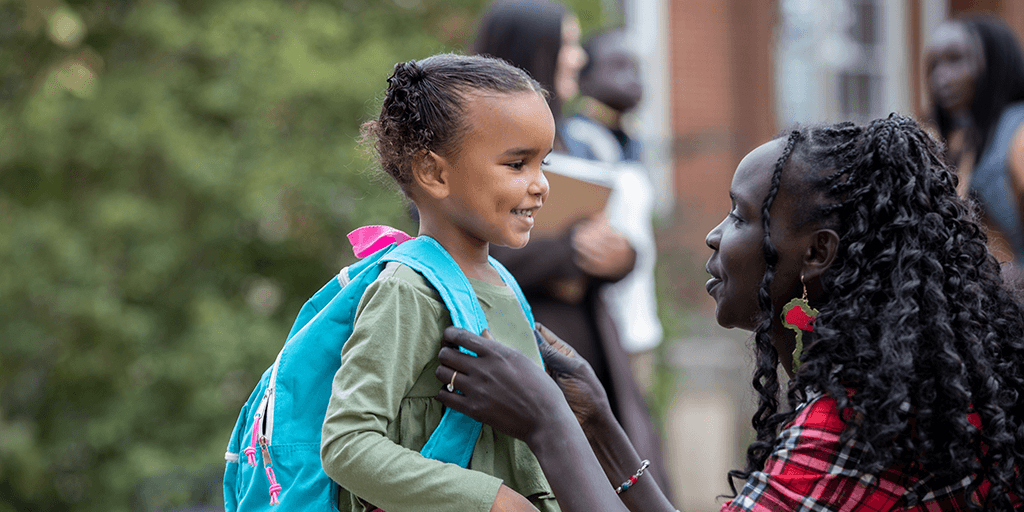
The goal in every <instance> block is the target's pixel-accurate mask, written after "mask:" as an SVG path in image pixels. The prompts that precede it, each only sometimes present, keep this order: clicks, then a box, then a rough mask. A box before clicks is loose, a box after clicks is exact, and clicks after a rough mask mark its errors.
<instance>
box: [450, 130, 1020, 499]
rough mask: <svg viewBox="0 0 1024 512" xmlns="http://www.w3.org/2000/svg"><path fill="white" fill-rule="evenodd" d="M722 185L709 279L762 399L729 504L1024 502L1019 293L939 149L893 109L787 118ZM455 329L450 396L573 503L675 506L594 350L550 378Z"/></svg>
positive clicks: (562, 362) (554, 368)
mask: <svg viewBox="0 0 1024 512" xmlns="http://www.w3.org/2000/svg"><path fill="white" fill-rule="evenodd" d="M729 195H730V197H731V198H732V203H733V206H732V209H731V211H730V212H729V214H728V216H727V217H726V218H725V219H724V220H723V221H722V223H721V224H719V225H718V226H717V227H716V228H715V229H713V230H712V231H711V232H710V233H709V234H708V236H707V245H708V246H709V247H710V248H711V250H712V251H713V254H712V255H711V258H710V259H709V260H708V263H707V269H708V273H709V274H711V279H710V280H709V281H708V283H707V290H708V293H709V294H710V295H711V296H712V297H714V299H715V302H716V304H717V309H716V311H715V316H716V318H717V320H718V322H719V323H720V324H721V325H723V326H725V327H738V328H741V329H745V330H749V331H753V332H754V340H755V343H754V349H755V355H756V359H755V360H756V364H757V367H756V370H755V373H754V379H753V387H754V389H755V390H756V392H757V394H758V397H759V403H758V408H757V411H756V413H755V414H754V417H753V421H752V423H753V426H754V428H755V430H756V433H757V439H756V441H754V442H753V443H752V444H751V445H750V447H749V448H748V450H747V467H746V468H745V469H744V470H743V471H734V472H732V473H731V474H730V477H737V478H738V479H739V483H741V485H742V487H740V488H739V489H737V491H736V494H735V496H734V497H733V499H732V500H731V501H729V502H727V503H725V504H724V505H723V506H722V510H723V511H726V512H733V511H765V512H767V511H783V510H785V511H790V510H799V511H822V512H829V511H840V510H843V511H864V512H867V511H889V510H908V511H925V510H928V511H964V510H979V509H984V510H1002V511H1009V510H1020V508H1021V506H1022V505H1024V503H1022V501H1021V498H1022V497H1024V471H1022V470H1024V459H1022V457H1024V455H1022V450H1021V447H1022V446H1024V400H1022V399H1021V397H1024V308H1022V306H1021V304H1020V303H1019V302H1018V301H1017V300H1015V297H1014V296H1013V295H1012V294H1011V292H1010V291H1009V290H1008V289H1007V287H1006V285H1004V283H1003V280H1002V277H1001V275H1000V265H999V263H998V261H997V260H996V258H995V257H994V256H993V255H992V254H991V253H990V252H988V250H987V249H986V237H985V233H984V231H983V230H982V229H981V227H980V225H979V223H978V221H977V218H976V215H975V208H976V207H975V206H974V205H971V204H969V203H966V202H964V201H963V200H962V199H961V198H959V197H958V196H957V193H956V177H955V176H954V175H953V174H952V173H951V172H950V170H949V168H947V167H946V165H945V164H944V159H943V158H942V154H941V147H940V145H939V144H938V143H936V142H935V141H934V140H933V139H931V138H930V137H929V136H928V135H927V134H926V133H925V132H924V131H922V130H921V129H920V127H919V126H918V125H917V124H916V123H915V122H914V121H913V120H911V119H908V118H905V117H900V116H896V115H893V116H890V117H889V118H888V119H880V120H876V121H873V122H871V123H870V124H868V125H864V126H859V125H854V124H852V123H842V124H838V125H832V126H822V127H814V128H808V129H802V130H795V131H793V132H791V133H789V134H788V135H787V136H785V137H783V138H779V139H776V140H773V141H771V142H768V143H766V144H764V145H762V146H760V147H758V148H757V149H755V150H754V151H752V152H751V153H750V154H748V155H747V156H746V157H745V158H744V159H743V161H742V162H740V164H739V166H738V167H737V168H736V173H735V175H734V176H733V181H732V187H731V188H730V191H729ZM815 317H816V318H815ZM549 336H550V335H549V334H545V337H549ZM446 337H447V338H449V339H450V340H452V341H454V342H456V343H457V344H458V345H460V346H462V347H465V348H468V349H470V350H473V351H475V352H476V353H477V355H478V356H479V357H478V358H477V359H474V360H473V361H472V362H470V361H467V360H466V358H465V357H462V356H461V355H460V354H459V353H458V352H456V351H453V350H452V349H450V348H443V349H442V351H441V352H440V354H439V358H440V361H441V362H442V363H443V366H440V367H439V368H438V372H437V376H438V378H441V379H444V378H447V377H449V376H450V375H451V373H452V371H458V372H459V379H460V380H461V382H463V385H464V386H465V387H466V389H467V392H466V394H465V395H456V394H452V393H447V392H445V391H441V394H440V398H441V400H442V401H443V402H444V403H445V404H446V405H448V406H450V407H452V408H453V409H456V410H460V411H465V412H466V413H467V414H469V415H470V416H472V417H474V418H476V419H478V420H480V421H484V422H486V423H490V424H491V425H493V426H494V427H495V428H496V429H498V430H499V431H503V432H510V433H514V434H515V435H517V436H520V437H521V438H523V439H526V440H527V441H528V443H529V445H530V447H531V448H532V449H533V451H534V453H536V454H537V457H538V459H539V460H540V462H541V465H542V466H543V467H544V470H545V474H547V475H548V477H549V481H550V482H551V486H552V488H553V489H554V492H555V494H556V495H557V496H558V497H559V499H560V500H561V499H562V496H563V495H566V496H572V497H574V500H573V501H572V502H570V501H560V503H561V504H562V509H563V510H565V511H569V510H586V511H611V510H619V511H621V510H625V509H627V508H628V509H630V510H644V511H648V512H654V511H672V510H674V509H673V508H672V506H671V505H670V504H669V503H668V502H667V500H665V498H664V496H663V495H662V494H661V492H660V491H659V489H658V487H657V485H656V484H655V481H654V480H653V479H651V478H650V477H648V476H646V475H645V474H644V468H645V466H646V465H645V464H644V463H643V462H641V459H642V458H643V456H645V455H646V454H643V453H637V451H636V450H635V449H634V448H633V446H632V445H630V443H629V441H628V439H626V437H625V435H624V434H623V432H622V429H621V427H619V426H618V424H617V423H616V422H615V419H614V417H613V416H612V415H611V414H610V412H609V411H608V407H607V397H605V396H603V395H602V394H601V393H600V386H599V385H597V384H596V379H595V378H594V375H593V372H592V371H591V370H590V369H589V367H588V366H587V365H586V363H585V362H581V361H580V360H579V359H578V358H577V359H572V358H568V357H566V356H564V355H562V354H560V353H558V352H556V351H555V350H553V349H552V348H551V347H552V346H555V345H558V344H557V342H554V343H553V344H552V345H550V346H549V345H547V344H544V345H542V348H543V349H545V350H544V351H545V354H544V359H545V361H546V363H547V368H548V370H549V371H550V372H551V373H552V375H554V376H555V382H556V383H557V386H556V385H555V383H553V382H552V380H551V379H549V378H548V377H547V375H545V374H544V373H543V372H542V371H540V370H536V369H533V368H529V367H527V365H525V364H522V361H520V359H521V358H519V357H518V356H517V355H515V354H510V353H509V352H508V350H507V349H505V348H504V347H501V346H498V345H494V344H492V343H490V342H489V340H486V339H482V338H480V337H478V336H475V335H473V334H471V333H468V332H467V331H463V330H457V329H454V328H452V329H449V332H446ZM561 348H563V349H564V347H561ZM499 363H500V364H499ZM780 364H781V365H782V368H783V370H784V371H785V372H786V374H787V375H788V376H789V377H790V381H789V388H788V392H787V398H788V406H787V407H783V406H781V404H780V399H781V397H780V392H781V389H780V382H779V376H778V366H779V365H780ZM559 388H560V389H559ZM563 394H564V396H563ZM566 400H568V403H566ZM534 411H543V412H541V413H534ZM574 414H575V416H574ZM577 421H578V423H577ZM581 425H582V429H581V428H580V426H581ZM581 430H582V432H581ZM584 434H585V436H584ZM554 440H557V442H555V441H554ZM616 486H618V498H620V499H616V494H615V493H616V490H615V489H614V488H615V487H616Z"/></svg>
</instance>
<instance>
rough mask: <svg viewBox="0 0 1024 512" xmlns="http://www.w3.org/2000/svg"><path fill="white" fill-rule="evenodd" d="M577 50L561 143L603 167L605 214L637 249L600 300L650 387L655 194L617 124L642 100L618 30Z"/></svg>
mask: <svg viewBox="0 0 1024 512" xmlns="http://www.w3.org/2000/svg"><path fill="white" fill-rule="evenodd" d="M583 49H584V50H586V52H587V56H588V60H587V64H586V65H585V66H584V67H583V69H582V70H580V93H581V94H582V98H581V99H580V102H579V107H580V113H579V114H578V115H575V116H572V117H570V118H568V119H566V121H565V123H564V124H563V126H562V139H563V140H564V142H565V145H566V148H567V151H568V153H569V154H570V155H572V156H577V157H580V158H586V159H590V160H598V161H601V162H604V163H606V164H609V165H610V166H611V168H612V169H613V170H614V172H615V174H616V176H615V180H616V182H615V187H614V191H613V192H612V197H611V198H609V205H608V210H607V211H606V213H607V216H608V218H609V219H611V220H612V223H613V224H614V225H615V227H616V228H617V229H618V230H619V231H620V232H621V233H623V234H624V235H625V236H626V238H628V239H629V243H630V245H631V246H632V247H633V249H634V250H636V264H635V265H634V266H633V271H632V272H630V273H629V274H628V275H627V276H626V277H624V278H623V279H622V280H620V281H619V282H617V283H610V284H608V285H606V286H605V287H604V289H603V294H604V297H605V299H606V301H607V302H608V304H609V307H610V309H611V313H612V316H613V318H614V319H615V324H616V326H617V327H618V333H619V338H620V341H621V343H622V346H623V348H625V349H626V352H628V353H629V354H630V357H631V358H632V360H633V372H634V375H635V377H636V378H637V380H638V381H640V382H641V383H644V384H645V387H649V385H650V383H651V379H652V378H653V370H654V348H656V347H657V346H658V344H660V343H661V339H662V327H661V321H660V320H658V305H657V297H656V295H655V287H654V265H655V261H656V259H657V247H656V246H655V244H654V232H653V229H652V228H653V226H652V218H653V214H654V187H653V185H652V184H651V180H650V178H649V176H648V173H647V170H646V169H645V168H644V167H643V164H642V163H641V158H640V157H641V154H640V152H641V145H640V141H638V140H636V139H634V138H632V137H631V136H630V135H629V134H628V133H627V132H626V129H625V128H624V127H623V117H624V116H625V115H626V114H627V113H628V112H629V111H631V110H633V109H634V108H635V107H636V106H637V105H638V104H639V103H640V100H641V98H642V97H643V86H642V85H641V82H640V64H639V60H638V58H637V55H636V53H635V52H634V51H633V48H632V47H631V46H630V45H629V41H628V40H627V37H626V31H625V29H623V28H621V27H618V28H612V29H608V30H605V31H602V32H600V33H598V34H596V35H593V36H591V37H590V38H589V39H588V40H587V42H586V43H585V44H584V45H583Z"/></svg>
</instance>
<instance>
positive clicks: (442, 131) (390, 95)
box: [362, 53, 546, 190]
mask: <svg viewBox="0 0 1024 512" xmlns="http://www.w3.org/2000/svg"><path fill="white" fill-rule="evenodd" d="M473 91H483V92H492V93H502V94H510V93H516V92H531V91H532V92H536V93H537V94H539V95H541V96H542V97H544V96H545V95H546V93H545V92H544V90H543V89H542V88H541V86H540V84H538V83H537V81H536V80H534V79H532V78H530V75H529V74H527V73H526V72H525V71H523V70H521V69H519V68H516V67H515V66H512V65H511V64H509V63H507V62H505V61H503V60H500V59H495V58H490V57H481V56H475V55H457V54H453V53H443V54H438V55H434V56H431V57H427V58H426V59H423V60H421V61H418V62H417V61H415V60H410V61H409V62H399V63H398V64H395V71H394V73H393V74H392V75H391V77H389V78H388V89H387V92H386V93H385V96H384V102H383V104H382V105H381V109H380V116H379V117H378V118H377V119H375V120H372V121H368V122H366V123H364V124H363V126H362V133H363V140H364V141H370V142H373V143H374V148H375V149H376V151H377V154H378V156H379V157H380V163H381V167H383V169H384V171H385V172H387V173H388V174H389V175H391V177H392V178H394V179H395V181H397V182H398V185H399V186H400V187H402V189H403V190H405V189H406V187H407V186H408V185H409V184H410V183H411V182H412V160H413V158H415V157H416V156H418V155H421V154H423V153H424V152H426V151H434V152H437V153H441V154H449V155H451V154H456V153H457V150H458V142H459V140H460V139H461V137H462V135H464V134H465V132H466V129H467V123H466V122H465V119H464V118H463V114H464V112H465V102H466V99H467V95H468V94H469V93H471V92H473Z"/></svg>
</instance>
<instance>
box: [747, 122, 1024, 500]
mask: <svg viewBox="0 0 1024 512" xmlns="http://www.w3.org/2000/svg"><path fill="white" fill-rule="evenodd" d="M941 155H942V148H941V147H940V146H939V144H938V143H937V142H936V141H935V140H933V139H932V138H931V137H930V136H928V135H927V134H926V133H925V132H924V131H923V130H921V129H920V127H919V126H918V125H917V123H915V122H914V121H913V120H912V119H909V118H907V117H902V116H899V115H896V114H893V115H890V116H889V117H888V118H887V119H880V120H876V121H873V122H871V123H870V124H868V125H866V126H863V125H855V124H853V123H840V124H837V125H831V126H822V127H813V128H807V129H802V130H796V131H793V132H791V133H790V134H789V135H788V140H787V144H786V146H785V150H784V151H783V154H782V156H781V158H780V159H779V161H778V162H777V163H776V165H775V168H774V171H773V174H772V178H771V187H770V191H769V193H768V195H767V197H766V198H765V200H764V204H763V210H762V216H763V223H764V233H765V235H764V241H763V248H764V256H765V262H766V270H765V275H764V279H763V281H762V284H761V288H760V291H759V296H758V298H759V303H760V306H761V310H762V315H763V319H762V321H761V322H760V324H759V326H758V328H757V331H756V333H755V336H754V339H755V351H756V354H757V356H756V364H757V368H756V371H755V374H754V381H753V385H754V388H755V390H756V391H757V394H758V396H759V403H758V408H757V412H756V413H755V414H754V417H753V420H752V423H753V426H754V428H755V430H756V431H757V440H756V441H754V442H753V443H751V445H750V446H749V448H748V449H747V467H746V469H745V470H744V471H739V470H735V471H732V472H730V474H729V476H730V485H732V483H733V478H735V477H739V478H744V479H745V478H747V477H749V476H750V474H751V473H752V472H753V471H758V470H761V469H762V468H763V467H764V464H765V460H766V459H767V458H768V455H769V454H770V453H771V450H772V448H773V444H774V443H773V440H774V439H775V437H776V435H777V434H778V431H779V428H780V427H781V426H782V425H784V424H786V423H787V422H789V421H791V420H792V419H793V418H794V417H795V416H796V412H795V408H796V406H797V405H798V404H799V403H801V402H803V401H805V400H806V399H807V398H808V397H807V393H808V392H824V393H827V394H828V395H830V396H831V397H833V398H834V399H835V400H836V404H837V407H838V409H839V410H840V414H841V417H843V418H844V421H846V426H847V428H846V431H845V432H844V434H843V441H844V442H847V441H850V440H855V441H856V442H858V443H860V444H861V446H862V448H863V456H862V457H861V459H860V461H859V466H860V467H859V468H858V469H859V470H861V471H864V472H866V473H873V474H877V473H878V472H880V471H881V470H883V469H885V468H887V467H891V466H894V465H908V466H909V465H912V464H919V465H920V466H921V467H923V468H924V469H925V470H927V471H929V472H930V473H932V474H934V475H935V477H936V478H937V479H938V480H937V481H938V482H945V481H950V482H953V481H959V480H961V479H963V478H965V477H968V476H970V477H973V482H972V484H971V485H970V486H969V487H968V494H969V495H970V496H974V495H975V494H974V491H976V490H977V489H978V486H979V485H981V484H982V482H985V481H987V482H988V485H989V486H990V487H989V490H988V493H987V498H985V497H983V498H982V503H980V504H979V503H976V502H971V503H970V505H971V506H972V508H981V507H982V506H984V507H985V508H986V509H993V510H1010V509H1011V503H1010V499H1009V497H1008V493H1013V494H1015V495H1017V496H1024V477H1022V476H1021V472H1020V468H1022V467H1024V396H1022V393H1024V314H1022V309H1021V305H1020V304H1019V303H1018V302H1017V301H1016V300H1015V299H1014V297H1013V295H1012V294H1011V292H1010V291H1009V290H1008V289H1007V288H1006V287H1005V286H1004V284H1003V281H1002V278H1001V275H1000V266H999V263H998V262H997V261H996V259H995V258H994V257H993V256H992V255H991V254H989V252H988V250H987V249H986V236H985V234H984V232H983V231H982V229H981V228H980V225H979V223H978V221H977V209H976V207H975V206H974V205H972V204H970V203H967V202H965V201H964V200H962V199H960V198H958V197H957V194H956V178H955V177H954V175H953V174H952V173H951V172H950V171H949V169H947V168H946V166H945V164H944V163H943V159H942V157H941ZM784 168H785V169H786V172H787V176H788V177H787V178H786V188H787V193H789V194H793V193H796V194H799V195H800V196H801V197H808V198H811V199H812V201H811V202H813V203H814V206H813V207H812V208H810V209H809V210H807V211H805V212H803V213H802V214H801V215H802V217H801V218H798V219H794V221H795V222H796V223H797V224H798V225H802V224H804V223H814V226H815V227H819V228H820V227H827V228H831V229H834V230H835V231H836V232H837V233H838V235H839V240H840V244H839V252H838V255H837V257H836V260H835V261H834V263H833V264H832V265H831V266H830V267H829V269H828V270H827V271H826V273H825V274H823V275H822V277H821V285H822V289H823V290H824V293H823V297H822V298H820V299H818V300H817V301H816V302H818V303H815V304H812V306H814V307H816V308H818V310H819V311H820V315H819V316H818V318H817V320H816V321H815V331H814V332H813V333H807V334H805V337H809V339H808V340H807V341H805V350H804V352H803V355H802V358H801V359H802V360H803V361H804V362H803V365H802V366H801V367H800V369H799V371H798V372H797V373H796V375H795V376H794V378H793V380H792V382H791V383H790V386H789V391H788V395H787V396H788V401H789V408H788V409H787V410H786V411H783V412H779V398H778V392H779V381H778V374H777V372H776V368H777V365H778V360H779V357H778V354H777V352H776V350H775V348H774V345H773V344H772V342H771V340H770V338H769V332H770V330H771V325H772V322H775V321H778V320H777V319H776V315H775V314H774V313H773V311H772V303H771V300H770V294H769V289H770V286H771V282H772V279H773V277H774V271H775V265H776V263H777V260H778V257H777V253H776V249H775V247H774V246H773V245H772V241H771V237H770V235H769V225H770V218H769V213H770V210H771V205H772V202H773V201H774V200H775V198H776V196H777V194H778V191H779V188H780V183H781V181H782V173H783V169H784ZM814 198H817V200H816V201H815V200H813V199H814ZM848 390H853V392H852V393H850V392H848ZM972 412H976V413H977V414H978V416H979V417H980V421H981V425H982V426H981V428H980V429H978V428H975V427H974V426H972V425H971V423H970V422H969V421H968V415H969V414H970V413H972ZM735 491H736V489H735V487H733V492H735Z"/></svg>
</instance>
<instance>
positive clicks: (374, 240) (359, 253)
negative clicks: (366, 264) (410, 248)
mask: <svg viewBox="0 0 1024 512" xmlns="http://www.w3.org/2000/svg"><path fill="white" fill-rule="evenodd" d="M407 240H412V237H411V236H409V235H407V234H405V233H404V232H402V231H401V230H398V229H395V228H393V227H390V226H363V227H361V228H356V229H354V230H352V232H351V233H349V234H348V241H349V242H351V243H352V252H354V253H356V258H365V257H367V256H369V255H371V254H373V253H375V252H377V251H379V250H381V249H383V248H385V247H387V246H389V245H391V244H401V243H402V242H405V241H407Z"/></svg>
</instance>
